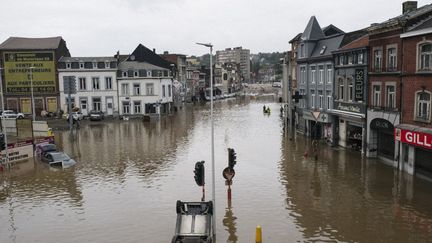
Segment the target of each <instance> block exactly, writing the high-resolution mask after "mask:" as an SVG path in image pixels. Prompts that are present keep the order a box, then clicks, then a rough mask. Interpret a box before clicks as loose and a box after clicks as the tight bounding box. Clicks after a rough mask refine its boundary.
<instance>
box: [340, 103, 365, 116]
mask: <svg viewBox="0 0 432 243" xmlns="http://www.w3.org/2000/svg"><path fill="white" fill-rule="evenodd" d="M335 104H336V109H338V110H341V111H348V112H355V113H365V111H366V108H365V106H364V105H363V104H350V103H345V102H340V101H335Z"/></svg>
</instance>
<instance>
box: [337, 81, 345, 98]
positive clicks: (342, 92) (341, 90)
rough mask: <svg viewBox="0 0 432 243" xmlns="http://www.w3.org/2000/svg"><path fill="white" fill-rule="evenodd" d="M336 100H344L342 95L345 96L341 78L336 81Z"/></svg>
mask: <svg viewBox="0 0 432 243" xmlns="http://www.w3.org/2000/svg"><path fill="white" fill-rule="evenodd" d="M338 87H339V89H338V98H339V100H344V94H345V86H344V80H343V79H342V78H339V80H338Z"/></svg>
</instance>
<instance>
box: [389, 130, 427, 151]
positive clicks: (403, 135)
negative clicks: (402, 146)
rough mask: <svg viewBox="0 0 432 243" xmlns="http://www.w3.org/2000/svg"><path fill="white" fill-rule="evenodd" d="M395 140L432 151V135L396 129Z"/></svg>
mask: <svg viewBox="0 0 432 243" xmlns="http://www.w3.org/2000/svg"><path fill="white" fill-rule="evenodd" d="M395 139H396V140H398V141H401V142H402V143H407V144H412V145H415V146H419V147H423V148H427V149H432V134H429V133H423V132H415V131H408V130H404V129H400V128H395Z"/></svg>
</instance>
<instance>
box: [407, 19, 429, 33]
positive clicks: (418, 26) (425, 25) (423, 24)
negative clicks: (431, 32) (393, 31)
mask: <svg viewBox="0 0 432 243" xmlns="http://www.w3.org/2000/svg"><path fill="white" fill-rule="evenodd" d="M431 27H432V16H431V17H429V18H427V19H425V20H423V21H421V22H419V23H418V24H416V25H413V26H412V27H410V28H409V29H408V31H415V30H422V29H426V28H431Z"/></svg>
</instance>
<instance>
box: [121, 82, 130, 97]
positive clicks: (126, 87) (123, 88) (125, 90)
mask: <svg viewBox="0 0 432 243" xmlns="http://www.w3.org/2000/svg"><path fill="white" fill-rule="evenodd" d="M121 91H122V95H129V84H122V85H121Z"/></svg>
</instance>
